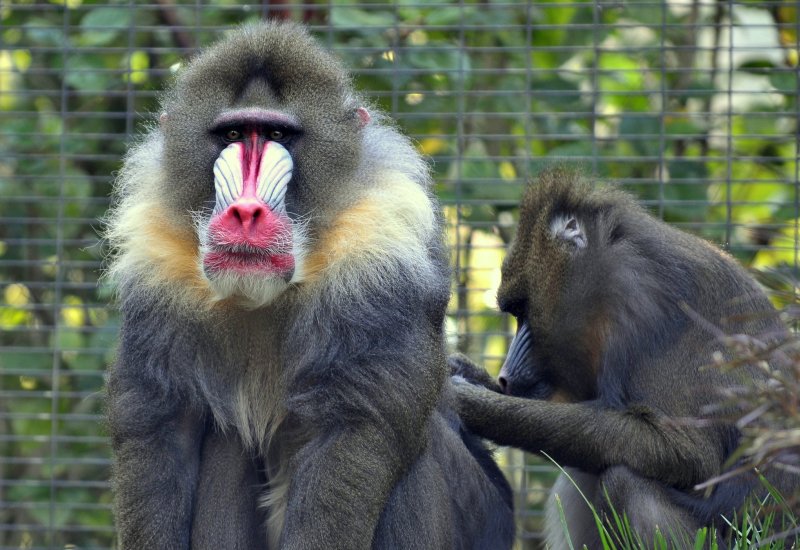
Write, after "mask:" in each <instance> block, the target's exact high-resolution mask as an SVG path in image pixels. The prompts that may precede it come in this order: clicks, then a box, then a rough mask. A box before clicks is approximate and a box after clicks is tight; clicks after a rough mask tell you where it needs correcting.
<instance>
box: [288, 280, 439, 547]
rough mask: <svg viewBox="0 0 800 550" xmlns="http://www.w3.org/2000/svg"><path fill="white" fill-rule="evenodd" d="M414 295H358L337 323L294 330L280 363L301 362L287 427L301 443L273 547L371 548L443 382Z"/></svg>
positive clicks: (325, 317)
mask: <svg viewBox="0 0 800 550" xmlns="http://www.w3.org/2000/svg"><path fill="white" fill-rule="evenodd" d="M401 269H402V268H400V269H398V270H401ZM395 276H397V274H395ZM415 293H416V292H408V293H405V294H403V295H390V294H384V295H382V296H381V297H380V301H378V299H377V298H375V299H371V298H373V297H372V296H370V295H366V296H365V295H364V294H362V296H361V297H362V298H363V299H364V300H363V301H362V302H361V305H358V306H356V305H355V302H354V301H351V302H350V304H351V306H350V311H348V312H347V313H346V314H344V315H343V314H342V313H341V310H339V308H338V307H334V308H333V309H327V308H326V307H316V308H313V309H311V310H310V315H309V316H308V317H307V318H306V319H305V320H301V322H300V323H298V324H297V326H295V329H294V330H293V334H295V335H296V337H295V338H293V339H292V340H293V343H292V344H290V345H291V346H292V347H293V348H294V349H293V350H292V351H290V352H289V353H288V354H287V355H288V356H290V357H297V358H299V360H300V361H302V363H301V364H300V365H298V366H297V368H296V369H293V370H294V371H295V372H297V373H298V374H297V376H296V377H295V378H294V380H293V381H292V382H291V383H290V384H289V387H290V388H291V390H290V395H289V396H288V401H287V409H288V413H289V416H288V419H287V420H288V424H289V427H290V429H291V428H292V427H294V428H296V429H298V430H299V431H300V432H302V433H306V434H308V436H307V437H308V442H307V443H306V444H305V445H304V446H303V447H302V448H301V449H300V450H299V452H298V453H297V454H296V455H295V456H294V458H293V461H292V464H293V470H294V471H293V473H292V476H291V479H292V481H291V484H290V487H289V496H288V505H287V510H286V518H285V522H284V528H283V531H282V537H281V544H280V548H285V549H290V550H301V549H302V550H306V549H316V548H319V549H323V548H334V547H335V548H347V549H368V548H371V547H372V544H373V537H374V534H375V530H376V527H377V525H378V523H379V520H380V517H381V514H382V512H383V511H384V508H385V507H386V505H387V502H388V501H389V500H390V495H391V491H392V489H393V488H394V487H395V485H396V484H397V482H398V480H399V479H400V478H401V477H402V476H403V475H404V474H405V473H406V472H407V471H408V469H410V468H411V467H413V465H414V464H415V462H416V460H417V458H418V456H419V454H420V452H422V450H423V448H424V446H425V444H426V442H427V438H428V422H429V419H430V417H431V414H432V411H433V409H434V407H435V406H436V403H437V400H438V397H439V395H440V392H441V387H442V385H443V383H444V381H445V379H446V374H447V372H446V368H447V366H446V361H445V357H444V353H443V350H442V348H441V344H439V343H438V342H437V340H436V337H435V335H436V332H435V331H436V330H437V328H438V326H439V323H440V321H439V319H438V318H436V315H438V314H436V315H433V317H434V318H430V317H429V315H428V313H426V308H425V307H424V306H419V305H418V304H419V302H418V301H417V300H418V299H421V297H420V298H418V297H416V296H414V294H415ZM425 297H426V298H427V296H425ZM428 300H429V302H431V303H433V302H434V300H437V301H440V297H438V296H437V297H431V298H428ZM361 308H363V309H361ZM304 321H305V322H304ZM311 335H314V339H315V342H316V345H315V346H308V345H307V342H308V341H309V338H310V336H311Z"/></svg>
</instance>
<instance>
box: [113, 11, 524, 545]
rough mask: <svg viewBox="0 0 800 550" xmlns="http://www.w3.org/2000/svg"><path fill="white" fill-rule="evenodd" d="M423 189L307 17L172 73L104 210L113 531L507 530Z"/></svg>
mask: <svg viewBox="0 0 800 550" xmlns="http://www.w3.org/2000/svg"><path fill="white" fill-rule="evenodd" d="M429 187H430V182H429V179H428V172H427V167H426V165H425V164H424V162H423V161H422V160H421V159H420V157H419V156H418V155H417V153H416V152H415V151H414V149H413V147H412V146H411V145H410V144H409V143H408V141H407V140H406V139H405V138H404V137H402V136H401V135H400V134H398V133H397V132H396V131H395V130H394V129H392V128H391V127H388V126H386V125H383V124H382V123H381V122H380V121H376V120H374V119H373V118H372V117H371V116H370V114H369V113H368V111H367V110H366V109H365V108H364V107H363V106H362V105H361V103H360V102H359V99H358V97H357V96H356V94H355V93H354V91H353V90H352V88H351V85H350V82H349V78H348V76H347V74H346V72H345V71H344V70H343V68H342V67H341V66H340V64H339V63H338V62H337V61H336V60H334V59H333V58H332V57H331V56H330V55H329V54H327V53H326V52H324V51H323V50H321V49H320V48H319V46H318V45H317V44H316V43H315V42H314V41H313V40H312V39H311V38H310V37H309V36H308V34H307V33H306V32H305V30H303V29H302V28H301V27H299V26H295V25H285V24H283V25H279V24H258V25H252V26H248V27H243V28H241V29H240V30H238V31H236V33H234V34H232V35H231V36H230V37H229V38H228V39H226V40H224V41H222V42H220V43H218V44H217V45H215V46H214V47H212V48H210V49H209V50H207V51H206V52H204V53H202V54H201V55H200V56H199V57H197V58H196V59H195V60H194V61H192V62H191V63H190V64H189V66H188V67H187V68H186V69H185V70H184V71H183V72H182V73H181V75H180V76H179V77H178V79H177V81H176V83H175V85H174V86H173V88H172V89H171V90H170V91H169V92H168V93H167V94H166V96H165V98H164V101H163V114H162V115H161V121H160V125H159V127H157V128H154V129H153V130H152V131H151V132H150V133H149V134H148V135H147V136H146V137H145V139H144V140H143V141H142V142H141V143H140V144H139V145H138V146H136V147H135V148H134V149H133V150H132V151H131V153H130V154H129V155H128V157H127V159H126V161H125V166H124V167H123V170H122V172H121V175H120V178H119V181H118V189H117V204H116V206H115V208H114V209H113V210H112V212H111V213H110V215H109V223H108V225H109V227H108V239H109V241H110V243H111V245H112V246H113V248H114V250H115V254H114V256H113V258H112V261H111V263H110V267H109V271H110V276H111V277H112V278H113V279H114V280H115V281H116V282H117V283H118V285H119V291H120V301H121V309H122V316H123V322H122V330H121V345H120V350H119V358H118V361H117V363H116V365H115V366H114V367H113V369H112V371H111V374H110V378H109V384H108V392H109V406H108V412H109V421H110V428H111V434H112V441H113V446H114V452H115V459H116V463H115V489H116V516H117V524H118V527H119V531H120V540H121V547H122V548H170V549H171V548H189V547H191V548H230V549H237V548H241V549H251V548H266V547H267V546H269V547H271V548H278V547H280V548H289V549H295V548H296V549H310V548H346V549H351V548H370V547H374V548H388V547H402V548H507V547H510V545H511V539H512V537H513V522H512V516H511V504H510V493H509V488H508V486H507V484H506V483H505V481H504V480H503V478H502V476H501V475H500V473H499V471H498V470H497V468H496V466H495V465H494V463H493V462H492V461H491V458H490V456H489V455H488V454H487V453H486V451H485V450H484V449H483V447H482V446H481V445H480V443H479V442H478V441H477V440H475V439H474V438H473V437H472V436H470V435H469V434H467V433H466V432H464V431H463V430H462V429H461V426H460V421H459V419H458V418H457V416H455V415H454V414H453V413H452V411H451V410H450V408H449V406H448V404H447V401H448V397H447V395H449V390H448V386H445V380H446V375H447V370H448V369H447V367H446V363H445V356H444V346H443V337H442V321H443V318H444V311H445V307H446V304H447V301H448V295H449V271H448V267H447V253H446V250H445V249H444V247H443V244H442V240H441V232H442V227H441V221H440V219H439V216H438V214H437V206H436V204H435V201H434V199H433V198H432V196H431V195H430V190H429ZM456 476H457V477H456Z"/></svg>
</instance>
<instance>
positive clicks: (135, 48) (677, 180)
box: [0, 0, 800, 549]
mask: <svg viewBox="0 0 800 550" xmlns="http://www.w3.org/2000/svg"><path fill="white" fill-rule="evenodd" d="M798 10H800V1H798V0H759V1H747V0H740V1H732V0H719V1H711V0H704V1H700V0H668V1H661V0H659V1H637V0H625V1H622V0H619V1H617V0H593V1H574V2H560V1H547V2H545V1H520V2H493V1H480V2H478V1H466V0H461V1H455V0H454V1H442V2H408V1H399V0H398V1H395V2H377V1H376V2H345V1H320V2H295V1H291V0H284V1H273V2H266V1H265V2H261V3H252V2H250V3H242V2H232V1H225V0H220V1H199V0H198V1H170V0H161V1H157V2H155V1H154V2H138V1H136V2H135V1H132V0H119V1H90V0H46V1H45V0H14V1H13V2H11V3H8V2H6V3H0V193H1V195H2V200H1V201H0V330H1V332H0V549H11V548H81V549H90V548H98V549H100V548H103V549H105V548H112V547H115V544H116V542H115V541H116V538H115V532H114V528H113V522H112V508H111V507H112V497H111V494H110V490H109V482H108V480H109V476H110V467H111V458H110V447H109V442H108V438H107V432H106V429H105V424H104V418H103V405H102V404H103V380H104V379H103V377H104V372H105V368H106V367H107V365H108V364H110V363H111V362H112V361H113V358H114V353H115V347H116V337H117V329H118V323H119V320H118V319H119V318H118V314H117V311H116V309H115V308H114V306H113V288H110V287H109V285H108V284H107V283H105V282H104V281H102V280H101V279H100V276H101V273H102V258H103V254H104V252H105V250H104V246H103V243H102V240H101V238H100V236H99V235H100V233H101V231H102V226H103V221H102V219H103V216H104V214H105V212H106V210H107V208H108V206H109V193H110V190H111V185H112V182H113V178H114V175H115V173H116V171H118V170H119V168H120V166H121V159H122V158H123V156H124V154H125V151H126V148H127V147H128V146H129V145H130V144H131V143H133V142H135V140H136V139H137V136H139V135H141V133H142V132H143V131H145V130H146V128H147V126H148V125H150V124H153V123H154V121H155V120H156V118H157V115H158V113H157V112H156V109H157V100H158V97H159V93H160V90H162V89H163V87H164V85H165V83H166V82H168V81H169V80H170V79H171V78H172V77H173V76H174V75H175V73H176V72H177V71H179V70H180V66H181V64H182V63H184V62H185V61H186V59H187V58H188V57H190V56H191V55H192V54H193V53H194V52H196V51H197V48H198V47H201V46H203V45H206V44H209V43H211V42H213V41H214V40H215V39H217V38H219V37H220V36H222V35H223V34H224V33H225V32H226V31H228V30H230V29H231V28H233V27H234V26H235V25H237V24H239V23H242V22H245V21H250V20H254V19H260V18H278V19H290V20H294V21H300V22H304V23H305V24H306V25H308V26H309V28H310V29H311V30H312V32H313V34H314V35H315V36H317V38H318V39H319V40H321V41H322V42H323V43H324V44H325V45H327V46H328V47H330V48H331V49H332V50H334V51H335V52H336V54H337V55H338V56H340V57H341V58H342V59H343V60H344V62H345V63H346V64H347V66H348V67H350V68H351V70H352V73H353V77H354V80H355V83H356V85H357V87H358V88H359V89H360V90H361V91H362V92H363V94H364V97H365V98H366V99H367V101H368V102H369V103H370V104H371V106H372V107H373V108H379V109H382V110H383V111H385V112H386V113H387V114H388V115H390V116H391V117H392V118H393V119H394V120H395V121H397V124H398V126H399V127H400V128H401V129H402V130H403V131H404V132H405V133H407V134H408V135H410V136H411V137H412V138H413V139H414V142H415V144H416V146H417V148H418V149H419V150H420V152H422V153H423V154H424V155H426V156H427V157H429V158H430V160H431V164H432V169H433V174H434V179H435V190H436V193H437V195H438V197H439V199H440V201H441V204H442V208H443V212H444V216H445V219H446V221H447V225H448V240H449V244H450V246H451V248H452V262H453V265H454V266H455V271H454V278H453V287H452V289H453V296H452V299H451V303H450V309H449V312H448V315H447V319H446V329H447V335H448V341H449V344H450V346H451V348H452V349H454V350H459V351H462V352H464V353H466V354H468V355H470V356H471V357H473V358H474V359H476V360H477V361H479V362H481V363H483V364H484V365H486V366H487V368H488V369H489V370H490V371H491V372H493V373H496V372H497V371H498V369H499V367H500V365H501V363H502V360H503V356H504V353H505V350H506V349H507V345H508V342H509V340H510V336H511V334H512V333H513V330H514V328H515V327H514V326H513V323H512V322H511V321H510V320H509V319H508V318H507V317H506V316H504V315H501V314H500V313H499V311H498V310H497V307H496V304H495V293H496V289H497V286H498V284H499V279H500V274H499V266H500V263H501V261H502V258H503V255H504V252H505V250H506V247H507V245H508V243H509V241H510V240H511V239H512V238H513V233H514V228H515V226H516V222H517V217H518V212H517V209H516V205H517V202H518V200H519V197H520V194H521V192H522V189H523V188H524V186H525V184H526V182H527V181H529V180H531V179H533V180H535V177H536V175H537V174H538V173H539V172H540V171H541V170H542V169H543V168H544V167H546V166H549V165H553V164H568V165H571V166H577V167H579V168H580V169H582V170H583V171H584V172H585V173H586V174H587V176H589V177H596V178H598V179H601V180H604V181H607V182H611V183H610V184H612V185H619V186H620V187H622V188H624V189H627V190H629V191H631V192H632V193H634V194H635V195H636V196H637V197H638V198H639V199H640V200H641V201H642V203H643V204H644V205H646V206H647V207H648V208H649V209H650V210H651V211H652V212H653V213H654V214H656V215H657V216H659V217H661V218H663V219H666V220H667V221H669V222H670V223H672V224H674V225H676V226H678V227H680V228H682V229H685V230H687V231H691V232H693V233H696V234H699V235H701V236H703V237H706V238H708V239H710V240H711V241H713V242H716V243H717V244H719V245H721V246H723V247H725V248H726V249H727V250H728V251H729V252H731V253H732V254H733V255H734V256H736V258H737V259H739V260H740V261H741V262H743V263H744V264H745V265H747V266H749V267H752V268H753V269H756V270H758V271H759V272H762V273H769V274H770V280H772V281H773V282H774V281H778V282H777V283H776V284H778V285H780V284H788V285H791V287H792V288H793V283H791V281H793V280H794V277H795V276H796V272H797V263H798V260H797V256H798V255H797V250H798V231H799V229H798V218H800V196H799V195H798V173H799V172H798V170H800V168H799V166H800V163H798V129H799V128H800V107H798V89H800V74H799V73H798V57H799V56H800V53H799V52H800V48H799V47H798V46H799V44H798V36H800V22H799V21H798ZM497 457H498V460H499V461H500V463H501V465H502V467H503V469H504V471H505V472H506V474H507V475H508V477H509V480H510V481H511V483H512V485H513V487H514V490H515V505H516V510H517V525H518V548H520V549H523V548H524V549H528V548H539V547H541V530H542V510H543V505H544V502H545V500H546V498H547V492H548V488H549V487H550V485H551V484H552V482H553V480H554V478H555V472H554V469H553V468H552V467H551V466H549V465H548V464H547V463H545V462H543V461H542V460H541V459H538V458H536V457H533V456H529V455H524V454H522V453H520V452H516V451H510V450H501V451H499V452H498V454H497Z"/></svg>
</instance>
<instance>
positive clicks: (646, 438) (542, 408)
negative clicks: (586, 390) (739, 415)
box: [455, 382, 722, 488]
mask: <svg viewBox="0 0 800 550" xmlns="http://www.w3.org/2000/svg"><path fill="white" fill-rule="evenodd" d="M455 387H456V391H457V393H458V398H459V412H460V415H461V418H462V420H463V421H464V423H465V425H466V426H467V428H468V429H469V430H470V431H472V432H474V433H476V434H478V435H480V436H482V437H486V438H488V439H491V440H492V441H494V442H495V443H498V444H499V445H510V446H513V447H518V448H521V449H524V450H526V451H529V452H532V453H546V454H547V455H548V456H550V457H551V458H552V459H553V460H554V461H555V462H556V463H557V464H559V465H562V466H568V467H575V468H580V469H581V470H583V471H585V472H590V473H600V472H602V471H604V470H606V469H607V468H609V467H611V466H616V465H625V466H628V467H630V468H631V469H632V470H634V471H636V472H638V473H639V474H640V475H642V476H645V477H650V478H654V479H659V480H660V481H662V482H665V483H667V484H669V485H673V486H675V487H680V488H691V487H693V486H694V485H695V484H697V483H699V482H701V481H703V480H706V479H708V478H709V477H711V476H712V475H714V474H717V473H718V472H717V471H716V470H713V469H712V468H713V467H714V465H717V464H720V463H721V462H722V454H721V451H722V450H721V449H720V448H718V446H717V445H715V444H714V443H713V438H710V437H708V434H705V433H703V431H702V430H701V429H699V428H690V427H687V426H681V425H679V424H678V423H677V422H675V423H673V422H671V421H670V420H669V419H667V418H664V417H660V416H659V415H657V414H656V413H655V412H653V411H652V410H651V409H648V408H645V407H641V408H636V407H630V408H628V409H625V410H614V409H610V408H604V407H603V406H601V405H600V404H599V402H595V401H586V402H582V403H555V402H552V401H544V400H539V399H525V398H519V397H511V396H506V395H499V394H497V393H495V392H492V391H488V390H485V389H483V388H480V387H477V386H473V385H471V384H467V383H459V382H456V383H455Z"/></svg>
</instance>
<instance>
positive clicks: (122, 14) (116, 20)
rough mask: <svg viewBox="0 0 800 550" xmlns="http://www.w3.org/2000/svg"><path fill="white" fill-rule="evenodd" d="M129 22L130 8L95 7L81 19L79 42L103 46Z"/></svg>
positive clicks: (128, 25) (111, 40)
mask: <svg viewBox="0 0 800 550" xmlns="http://www.w3.org/2000/svg"><path fill="white" fill-rule="evenodd" d="M130 24H131V8H95V9H93V10H91V11H89V12H88V13H87V14H86V15H85V16H84V17H83V19H82V20H81V27H82V28H83V29H84V30H83V33H82V34H81V42H82V43H83V44H84V45H86V46H104V45H106V44H110V43H111V42H113V41H114V39H115V38H117V36H119V35H120V33H122V32H123V31H126V30H127V29H128V28H129V27H130Z"/></svg>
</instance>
